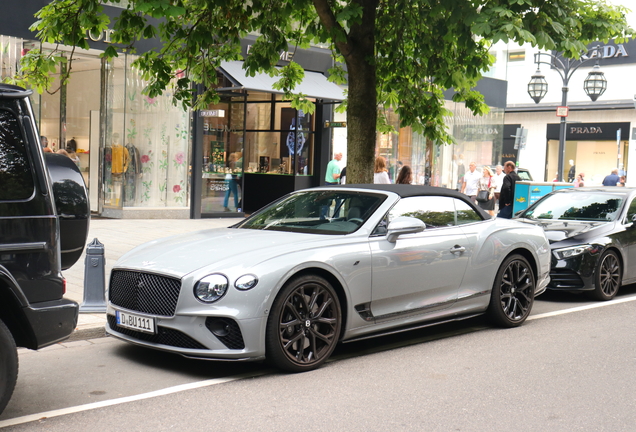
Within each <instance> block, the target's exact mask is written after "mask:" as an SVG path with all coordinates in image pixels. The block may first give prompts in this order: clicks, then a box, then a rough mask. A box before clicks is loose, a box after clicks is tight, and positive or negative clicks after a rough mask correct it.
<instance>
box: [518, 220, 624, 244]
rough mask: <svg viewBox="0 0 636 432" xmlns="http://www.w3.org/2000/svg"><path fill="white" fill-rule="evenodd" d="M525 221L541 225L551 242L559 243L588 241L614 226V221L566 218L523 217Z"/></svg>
mask: <svg viewBox="0 0 636 432" xmlns="http://www.w3.org/2000/svg"><path fill="white" fill-rule="evenodd" d="M523 221H524V222H530V223H533V224H535V225H538V226H540V227H541V228H543V231H545V236H546V237H547V239H548V241H549V242H550V244H553V243H558V242H560V241H563V240H567V239H575V238H576V239H579V240H581V241H588V240H589V239H590V238H594V237H598V236H602V235H604V234H606V233H608V232H610V231H611V230H612V228H613V226H614V222H584V221H564V220H556V221H550V220H540V221H537V220H534V219H523Z"/></svg>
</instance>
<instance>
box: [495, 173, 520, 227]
mask: <svg viewBox="0 0 636 432" xmlns="http://www.w3.org/2000/svg"><path fill="white" fill-rule="evenodd" d="M504 172H505V173H506V176H505V177H504V178H503V185H502V186H501V192H500V194H499V214H498V215H497V217H500V218H505V219H512V202H513V201H514V199H515V184H516V183H517V181H519V180H521V179H520V178H519V176H518V175H517V173H516V172H515V163H514V162H512V161H508V162H506V163H505V164H504Z"/></svg>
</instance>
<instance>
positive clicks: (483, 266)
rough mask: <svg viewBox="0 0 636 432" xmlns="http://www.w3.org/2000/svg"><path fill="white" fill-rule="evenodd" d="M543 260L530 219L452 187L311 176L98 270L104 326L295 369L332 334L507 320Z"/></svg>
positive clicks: (163, 343)
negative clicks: (104, 273) (258, 206)
mask: <svg viewBox="0 0 636 432" xmlns="http://www.w3.org/2000/svg"><path fill="white" fill-rule="evenodd" d="M549 272H550V246H549V243H548V241H547V240H546V237H545V235H544V232H543V230H542V229H541V228H539V227H536V226H533V225H531V224H524V223H521V222H517V221H511V220H507V219H491V218H490V216H488V215H487V214H486V213H484V212H483V211H482V210H480V209H479V208H478V207H476V206H475V205H473V204H472V203H471V202H470V201H469V200H468V198H467V197H466V196H465V195H462V194H460V193H458V192H455V191H452V190H449V189H443V188H433V187H426V186H411V185H347V186H346V187H344V186H335V187H321V188H314V189H306V190H301V191H297V192H295V193H292V194H289V195H287V196H285V197H283V198H281V199H280V200H278V201H276V202H274V203H272V204H270V205H269V206H267V207H265V208H263V209H262V210H260V211H259V212H257V213H255V214H254V215H252V216H251V217H249V218H247V219H245V220H244V221H242V222H240V223H239V224H237V225H234V226H232V227H229V228H224V229H214V230H207V231H199V232H194V233H192V234H189V235H187V236H174V237H169V238H165V239H162V240H158V241H153V242H150V243H147V244H145V245H142V246H140V247H137V248H135V249H133V250H132V251H130V252H128V253H127V254H126V255H124V256H123V257H122V258H121V259H120V260H119V261H118V262H117V263H116V265H115V267H114V268H113V271H112V273H111V279H110V287H109V292H108V299H109V303H108V312H107V313H108V324H107V327H106V329H107V331H108V333H110V334H111V335H113V336H116V337H118V338H120V339H123V340H125V341H128V342H131V343H134V344H138V345H143V346H146V347H149V348H154V349H159V350H164V351H170V352H174V353H178V354H181V355H183V356H186V357H192V358H205V359H217V360H263V359H265V358H267V360H269V361H270V362H272V363H273V364H274V365H276V366H278V367H279V368H281V369H284V370H287V371H293V372H300V371H307V370H311V369H314V368H317V367H318V366H320V365H321V364H322V363H324V362H325V361H326V360H327V359H328V358H329V356H330V355H331V353H332V352H333V350H334V348H335V346H336V345H337V344H338V342H350V341H355V340H360V339H366V338H370V337H373V336H378V335H382V334H387V333H395V332H399V331H405V330H409V329H413V328H419V327H425V326H429V325H433V324H436V323H440V322H448V321H450V320H461V319H465V318H469V317H473V316H476V315H480V314H487V315H488V316H489V317H490V318H491V320H492V321H493V322H494V323H495V324H497V325H500V326H503V327H515V326H518V325H520V324H521V323H523V322H524V321H525V319H526V318H527V317H528V315H529V314H530V310H531V309H532V305H533V302H534V297H535V296H536V295H538V294H540V293H542V292H543V291H544V290H545V287H546V285H547V284H548V282H549V279H550V278H549Z"/></svg>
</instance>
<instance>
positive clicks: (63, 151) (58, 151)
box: [55, 149, 70, 158]
mask: <svg viewBox="0 0 636 432" xmlns="http://www.w3.org/2000/svg"><path fill="white" fill-rule="evenodd" d="M55 153H57V154H61V155H64V156H66V157H67V158H70V156H69V155H68V152H67V151H66V150H64V149H57V151H56V152H55Z"/></svg>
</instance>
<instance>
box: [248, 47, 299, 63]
mask: <svg viewBox="0 0 636 432" xmlns="http://www.w3.org/2000/svg"><path fill="white" fill-rule="evenodd" d="M251 50H252V45H248V46H247V55H250V51H251ZM279 58H280V59H281V60H283V61H288V62H290V61H292V60H294V53H293V52H292V51H281V52H280V56H279Z"/></svg>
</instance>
